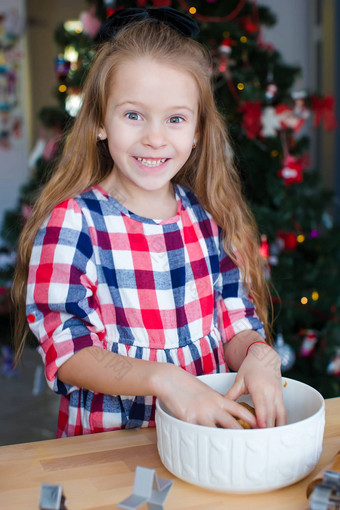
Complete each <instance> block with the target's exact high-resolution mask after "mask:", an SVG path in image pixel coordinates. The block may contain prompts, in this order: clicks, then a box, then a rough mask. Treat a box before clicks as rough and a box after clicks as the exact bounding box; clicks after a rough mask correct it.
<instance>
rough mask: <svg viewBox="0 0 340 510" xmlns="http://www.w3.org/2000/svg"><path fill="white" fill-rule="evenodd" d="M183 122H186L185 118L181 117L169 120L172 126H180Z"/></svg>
mask: <svg viewBox="0 0 340 510" xmlns="http://www.w3.org/2000/svg"><path fill="white" fill-rule="evenodd" d="M183 121H184V119H183V117H179V116H178V115H176V116H175V117H170V119H169V122H170V124H180V123H181V122H183Z"/></svg>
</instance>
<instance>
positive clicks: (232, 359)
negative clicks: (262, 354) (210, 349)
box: [224, 330, 270, 372]
mask: <svg viewBox="0 0 340 510" xmlns="http://www.w3.org/2000/svg"><path fill="white" fill-rule="evenodd" d="M258 341H262V342H264V340H263V337H262V336H261V335H260V334H259V333H257V331H254V330H246V331H241V332H240V333H237V334H236V335H235V336H234V337H233V338H232V339H231V340H230V341H229V342H227V343H226V344H224V358H225V361H226V363H227V366H228V367H229V368H230V369H231V370H234V371H235V372H237V371H238V369H239V368H240V366H241V364H242V362H243V360H244V358H245V357H246V352H247V349H248V347H249V346H250V344H252V343H253V342H258ZM256 346H257V349H258V350H259V351H260V350H261V349H268V348H270V345H269V344H265V343H263V344H260V343H257V344H256ZM250 349H252V347H251V348H250Z"/></svg>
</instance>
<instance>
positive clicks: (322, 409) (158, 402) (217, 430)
mask: <svg viewBox="0 0 340 510" xmlns="http://www.w3.org/2000/svg"><path fill="white" fill-rule="evenodd" d="M223 374H233V375H234V374H235V376H236V373H235V372H224V373H223ZM216 375H220V374H218V373H217V374H203V375H201V376H197V378H202V377H209V376H216ZM284 381H293V382H294V383H298V384H300V385H302V386H306V387H307V388H309V389H310V390H312V392H313V393H315V394H316V396H318V397H319V399H320V401H321V405H320V407H319V409H318V410H317V411H316V412H315V413H313V414H312V415H311V416H308V417H307V418H304V419H303V420H299V421H296V422H293V423H287V424H286V425H278V426H276V427H269V428H268V427H266V428H257V429H228V428H218V427H210V426H207V425H198V424H196V423H190V422H187V421H183V420H180V419H179V418H176V417H175V416H172V415H171V414H169V413H167V412H166V411H165V410H164V409H163V407H162V401H161V399H160V398H158V397H157V398H156V415H157V412H158V413H159V414H161V415H164V416H165V417H166V418H167V419H169V420H170V421H172V422H174V423H176V424H181V425H182V426H184V427H188V426H190V428H191V427H194V428H200V429H202V428H205V429H207V430H213V431H214V433H217V434H221V433H224V434H225V431H232V433H236V434H244V433H248V434H254V433H256V434H259V433H262V434H263V433H265V432H266V431H268V430H270V431H276V430H282V429H285V430H287V429H288V428H289V427H290V428H294V427H296V426H297V425H298V424H300V423H301V424H303V423H306V422H307V421H309V420H313V419H315V418H316V416H317V415H318V414H321V413H322V414H324V412H325V399H324V397H323V396H322V395H321V393H320V392H319V391H318V390H317V389H315V388H313V386H310V385H309V384H306V383H304V382H302V381H298V380H297V379H291V378H289V377H282V382H283V384H284ZM245 395H248V393H247V394H245ZM239 398H242V395H241V396H240V397H239Z"/></svg>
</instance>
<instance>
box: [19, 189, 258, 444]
mask: <svg viewBox="0 0 340 510" xmlns="http://www.w3.org/2000/svg"><path fill="white" fill-rule="evenodd" d="M174 190H175V193H176V200H177V213H176V216H174V217H172V218H170V219H167V220H153V219H149V218H144V217H141V216H138V215H136V214H134V213H132V212H131V211H128V210H127V209H126V208H125V207H124V205H123V201H122V200H121V201H120V202H122V203H120V202H119V200H118V199H119V197H116V198H114V197H112V196H110V195H109V194H108V193H107V192H106V191H105V190H103V189H102V188H101V187H100V186H94V187H93V188H91V189H90V190H87V191H86V192H84V193H82V194H80V195H79V196H78V197H76V198H74V199H70V200H67V201H65V202H63V203H61V204H60V205H58V206H56V207H55V208H54V210H53V211H52V213H51V215H50V216H49V217H48V218H47V220H46V221H45V222H44V224H43V225H42V227H41V228H40V230H39V232H38V234H37V236H36V239H35V242H34V246H33V251H32V256H31V260H30V268H29V277H28V290H27V320H28V323H29V326H30V328H31V330H32V332H33V333H34V335H35V336H36V337H37V338H38V340H39V344H40V346H39V347H38V350H39V352H40V354H41V356H42V359H43V362H44V365H45V374H46V379H47V382H48V385H49V387H50V388H51V389H52V390H54V391H55V392H57V393H59V394H61V403H60V412H59V420H58V430H57V437H62V436H73V435H79V434H88V433H93V432H102V431H108V430H115V429H121V428H132V427H146V426H152V425H154V411H155V405H154V404H155V398H154V397H153V396H145V397H140V396H138V397H136V396H127V395H124V396H123V395H103V394H100V393H96V392H92V391H89V390H86V389H84V388H79V387H76V386H70V385H67V384H64V383H63V382H62V381H60V380H59V379H58V377H57V370H58V368H59V367H60V366H61V365H62V364H63V363H64V362H65V361H67V360H68V359H69V358H70V357H71V356H72V355H73V354H74V353H75V352H77V351H79V350H80V349H82V348H84V347H88V346H97V347H101V348H102V349H107V350H109V351H112V352H115V353H118V354H121V355H122V358H121V360H118V362H117V359H116V360H115V363H113V364H112V370H114V371H115V376H116V377H117V378H120V377H122V376H123V375H124V374H127V372H128V370H129V369H130V367H129V362H128V358H139V359H145V360H150V361H157V362H160V363H174V364H176V365H178V366H180V367H182V368H183V369H184V370H187V371H188V372H190V373H191V374H194V375H201V374H210V373H215V372H225V371H228V368H227V366H226V364H225V361H224V357H223V343H224V342H226V341H228V340H230V339H231V338H232V337H233V336H234V335H235V334H236V333H239V332H240V331H243V330H249V329H253V330H256V331H258V332H259V333H260V334H261V335H262V336H263V337H264V331H263V325H262V323H261V322H260V321H259V319H258V318H257V316H256V313H255V310H254V306H253V304H252V302H251V301H250V300H249V299H248V295H247V294H246V293H245V290H244V287H243V285H242V279H241V274H240V271H239V269H238V268H237V267H236V266H235V265H234V263H233V262H232V261H231V259H230V258H229V257H228V256H226V254H225V252H224V250H223V248H222V244H221V242H220V238H221V231H220V229H219V227H218V226H217V224H216V223H215V221H214V220H213V219H212V217H211V215H209V214H208V213H207V212H206V211H205V210H204V209H203V208H202V207H201V206H200V204H199V203H198V201H197V199H196V197H195V195H193V194H192V193H191V192H190V191H189V190H187V189H186V188H184V187H182V186H179V185H175V186H174ZM96 352H99V351H96ZM99 357H100V356H99Z"/></svg>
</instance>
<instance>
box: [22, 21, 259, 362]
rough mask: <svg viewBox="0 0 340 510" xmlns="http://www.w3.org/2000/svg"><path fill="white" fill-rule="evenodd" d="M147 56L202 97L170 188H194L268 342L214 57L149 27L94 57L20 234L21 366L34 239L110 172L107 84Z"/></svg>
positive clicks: (144, 24)
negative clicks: (193, 141) (103, 137)
mask: <svg viewBox="0 0 340 510" xmlns="http://www.w3.org/2000/svg"><path fill="white" fill-rule="evenodd" d="M144 56H148V57H150V58H152V59H154V60H156V61H160V62H162V63H163V64H169V65H172V66H175V67H177V68H181V69H183V70H185V71H186V72H188V73H190V74H191V76H192V77H193V78H194V79H195V81H196V84H197V87H198V89H199V97H200V99H199V108H198V110H199V111H198V132H199V144H198V146H197V148H196V149H195V150H193V151H192V154H191V155H190V157H189V159H188V160H187V162H186V163H185V165H184V166H183V168H182V169H181V170H180V172H179V173H178V174H177V175H176V177H175V178H174V180H173V181H174V182H176V183H179V184H182V185H184V186H187V187H188V188H189V189H191V190H192V191H193V192H194V193H195V194H196V196H197V198H198V200H199V201H200V203H201V205H202V206H203V207H204V208H205V209H206V210H207V211H208V212H209V213H210V214H211V215H212V216H213V218H214V219H215V221H216V223H217V224H218V225H219V226H220V227H221V228H222V231H223V244H224V248H225V250H226V252H227V253H228V255H229V256H230V257H231V259H232V260H233V261H234V262H235V263H236V264H237V265H238V266H240V267H241V269H242V273H243V277H244V281H245V282H246V284H247V287H248V290H249V293H250V296H251V298H252V300H253V301H254V304H255V307H256V311H257V314H258V316H259V318H260V320H262V321H263V323H264V325H265V329H266V333H267V336H269V327H268V295H269V293H268V292H267V290H266V282H265V280H264V276H263V268H262V261H261V257H260V254H259V249H258V233H257V228H256V225H255V221H254V218H253V215H252V213H251V212H250V210H249V208H248V207H247V205H246V203H245V201H244V199H243V197H242V191H241V183H240V179H239V176H238V173H237V171H236V169H235V167H234V165H233V162H232V158H231V157H230V153H231V150H228V148H229V149H230V143H229V141H228V136H227V133H226V127H225V123H224V120H223V118H222V117H221V115H220V114H219V112H218V110H217V108H216V105H215V101H214V97H213V90H212V85H211V76H210V70H209V69H210V58H209V54H208V52H207V51H206V50H205V49H204V48H203V46H202V45H200V44H199V43H197V42H196V41H194V40H192V39H188V38H184V37H183V36H181V35H180V34H178V33H177V32H176V31H174V30H173V29H172V28H170V27H168V26H167V25H165V24H163V23H151V22H150V21H148V20H147V21H141V22H137V23H135V24H133V25H131V26H128V27H126V28H124V29H122V30H121V31H120V32H119V33H118V34H117V35H116V37H115V38H114V40H112V41H109V42H106V43H104V44H103V45H102V47H101V48H100V49H99V51H98V52H97V54H96V57H95V59H94V62H93V65H92V68H91V70H90V72H89V75H88V77H87V80H86V83H85V86H84V90H83V105H82V108H81V110H80V112H79V114H78V116H77V118H76V120H75V123H74V126H73V128H72V131H71V132H70V133H69V135H68V139H67V141H66V144H65V148H64V151H63V154H62V157H61V159H60V161H59V164H58V165H57V168H56V170H55V171H54V173H53V176H52V177H51V179H50V180H49V182H48V183H47V185H46V186H45V187H44V189H43V190H42V192H41V194H40V197H39V199H38V200H37V202H36V204H35V206H34V208H33V212H32V215H31V217H30V218H29V220H28V221H27V223H26V225H25V227H24V228H23V231H22V234H21V237H20V240H19V246H18V260H17V266H16V272H15V277H14V283H13V299H14V302H15V304H16V308H17V320H16V321H15V338H14V344H15V348H16V353H17V360H18V359H19V358H20V356H21V354H22V350H23V347H24V344H25V338H26V336H27V333H28V325H27V320H26V305H25V299H26V290H27V277H28V266H29V260H30V257H31V252H32V246H33V242H34V239H35V237H36V235H37V232H38V230H39V228H40V227H41V225H42V223H43V221H44V220H45V219H46V218H47V217H48V216H49V214H50V213H51V212H52V209H53V208H54V207H55V206H56V205H57V204H59V203H61V202H63V201H64V200H67V199H69V198H71V197H75V196H77V195H78V194H79V193H81V192H82V191H84V190H85V189H87V188H89V187H91V186H93V185H95V184H99V183H100V182H101V181H102V180H103V179H104V178H105V177H106V176H107V175H108V174H109V173H110V172H111V170H112V168H113V161H112V158H111V156H110V153H109V151H108V146H107V141H103V142H100V143H97V133H98V131H99V129H100V127H101V126H102V123H103V119H104V116H105V113H106V104H107V99H108V97H109V90H110V85H111V83H112V80H113V77H114V75H115V73H116V72H117V70H118V69H119V66H120V64H121V63H122V62H123V61H126V60H127V59H130V60H135V59H136V58H139V57H144ZM228 154H229V155H228Z"/></svg>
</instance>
